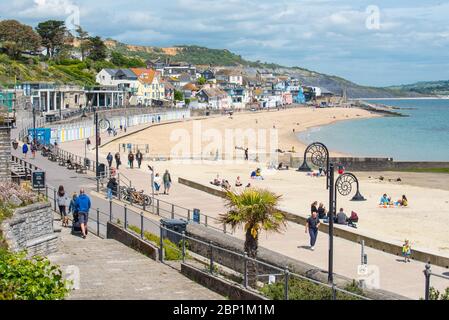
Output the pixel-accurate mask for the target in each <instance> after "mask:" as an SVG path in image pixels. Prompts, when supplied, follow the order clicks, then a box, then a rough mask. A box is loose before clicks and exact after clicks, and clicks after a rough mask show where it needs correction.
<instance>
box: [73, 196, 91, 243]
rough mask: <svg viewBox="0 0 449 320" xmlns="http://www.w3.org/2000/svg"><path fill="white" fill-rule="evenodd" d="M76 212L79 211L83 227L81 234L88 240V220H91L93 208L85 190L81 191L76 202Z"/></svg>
mask: <svg viewBox="0 0 449 320" xmlns="http://www.w3.org/2000/svg"><path fill="white" fill-rule="evenodd" d="M75 206H76V210H77V211H78V219H79V223H80V227H81V233H82V236H83V239H86V235H87V220H88V218H89V210H90V206H91V202H90V198H89V196H88V195H87V194H85V193H84V189H81V190H80V194H79V196H78V198H76V202H75Z"/></svg>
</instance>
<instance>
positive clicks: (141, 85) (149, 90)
mask: <svg viewBox="0 0 449 320" xmlns="http://www.w3.org/2000/svg"><path fill="white" fill-rule="evenodd" d="M131 71H132V72H133V73H134V74H135V75H136V76H137V79H138V86H137V93H136V98H137V103H138V104H139V103H140V104H143V105H146V106H150V105H154V104H158V101H159V102H163V101H164V100H165V88H164V83H163V82H162V79H161V74H160V72H158V71H156V70H154V69H143V68H131Z"/></svg>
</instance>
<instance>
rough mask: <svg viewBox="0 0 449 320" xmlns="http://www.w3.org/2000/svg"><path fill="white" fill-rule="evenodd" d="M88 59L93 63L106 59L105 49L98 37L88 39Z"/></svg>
mask: <svg viewBox="0 0 449 320" xmlns="http://www.w3.org/2000/svg"><path fill="white" fill-rule="evenodd" d="M88 56H89V58H90V59H92V60H94V61H102V60H104V59H106V57H107V56H108V55H107V48H106V45H105V44H104V42H103V40H101V38H100V37H98V36H97V37H90V38H89V55H88Z"/></svg>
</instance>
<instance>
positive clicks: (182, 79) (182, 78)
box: [178, 73, 192, 82]
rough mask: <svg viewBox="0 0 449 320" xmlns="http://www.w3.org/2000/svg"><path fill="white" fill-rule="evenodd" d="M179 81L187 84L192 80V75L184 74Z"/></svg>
mask: <svg viewBox="0 0 449 320" xmlns="http://www.w3.org/2000/svg"><path fill="white" fill-rule="evenodd" d="M178 80H179V81H182V82H185V81H188V82H190V81H191V80H192V77H191V76H190V74H188V73H182V74H181V75H180V76H179V77H178Z"/></svg>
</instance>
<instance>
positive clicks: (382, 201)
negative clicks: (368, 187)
mask: <svg viewBox="0 0 449 320" xmlns="http://www.w3.org/2000/svg"><path fill="white" fill-rule="evenodd" d="M389 203H390V199H389V198H388V196H387V194H384V195H383V196H382V198H380V204H381V205H388V204H389Z"/></svg>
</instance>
